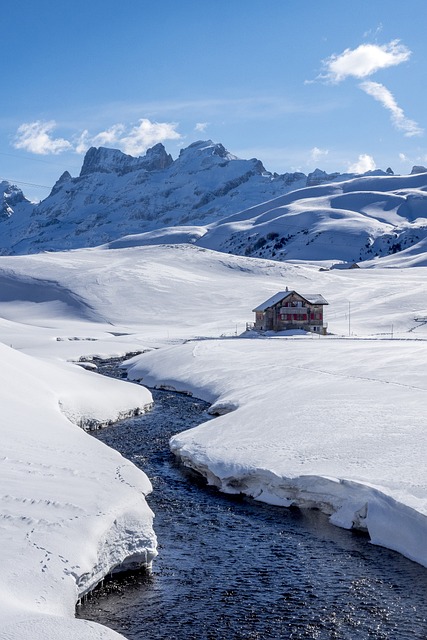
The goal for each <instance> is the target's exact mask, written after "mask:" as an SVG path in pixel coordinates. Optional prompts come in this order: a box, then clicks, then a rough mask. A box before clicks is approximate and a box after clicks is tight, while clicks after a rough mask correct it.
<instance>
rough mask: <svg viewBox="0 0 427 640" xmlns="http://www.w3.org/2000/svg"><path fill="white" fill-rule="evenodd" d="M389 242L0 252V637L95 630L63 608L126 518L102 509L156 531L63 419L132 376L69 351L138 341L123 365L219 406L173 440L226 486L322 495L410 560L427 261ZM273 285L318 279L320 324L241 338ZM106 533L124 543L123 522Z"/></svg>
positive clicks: (139, 486)
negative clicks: (337, 261)
mask: <svg viewBox="0 0 427 640" xmlns="http://www.w3.org/2000/svg"><path fill="white" fill-rule="evenodd" d="M398 256H399V254H396V255H395V256H394V260H395V262H394V264H393V267H394V268H393V269H381V268H380V267H379V266H378V265H377V267H376V268H375V269H355V270H329V271H320V270H319V265H318V264H309V263H294V264H291V263H285V262H284V263H280V262H274V261H268V260H264V259H253V258H249V257H245V256H234V255H226V254H224V253H219V252H215V251H211V250H208V249H204V248H201V247H197V246H194V244H175V245H168V244H163V245H152V246H143V247H138V246H133V247H130V248H120V249H119V248H118V249H115V250H111V249H105V248H104V249H102V248H93V249H84V250H76V251H70V252H64V253H61V252H56V253H42V254H36V255H30V256H9V257H6V256H4V257H1V258H0V340H1V342H2V343H3V346H2V345H1V344H0V348H1V356H2V362H3V363H4V366H3V369H2V372H3V373H2V374H0V375H1V376H2V380H1V384H0V398H1V402H2V408H4V418H5V419H4V422H3V424H2V425H1V430H2V441H3V442H4V446H7V449H8V451H7V453H5V454H4V459H3V461H2V465H0V466H1V468H2V473H3V474H4V475H2V487H3V494H4V495H3V497H2V498H1V499H0V504H1V507H2V513H3V514H5V518H4V522H3V524H4V527H3V528H2V529H1V530H0V546H1V548H2V553H3V560H2V567H4V570H3V571H2V573H1V574H0V637H1V636H3V637H5V638H8V639H9V638H13V639H15V638H18V637H19V638H42V637H43V638H48V637H51V638H59V637H65V638H66V637H72V633H75V635H79V637H82V638H86V637H94V638H95V637H102V635H101V633H104V634H107V633H108V631H107V630H104V631H102V630H96V629H95V630H94V629H93V628H92V626H89V625H86V626H85V625H84V623H82V622H76V623H75V622H73V620H72V618H71V616H72V608H73V603H74V601H75V599H76V598H77V597H78V589H79V588H81V590H82V591H83V590H84V589H86V588H89V586H90V584H91V580H92V578H93V577H94V575H95V572H94V567H95V566H96V565H97V562H96V553H95V551H96V549H98V550H99V544H100V541H101V540H102V539H104V538H103V536H108V541H109V542H107V544H106V545H105V547H103V549H104V551H105V552H106V553H107V556H108V553H111V552H112V550H113V548H116V546H117V545H116V544H115V543H114V544H113V543H112V541H113V540H114V538H113V534H115V533H120V532H121V531H123V530H124V529H123V530H122V529H121V526H119V530H120V531H119V532H118V531H117V530H116V529H114V528H113V529H111V527H110V526H109V525H111V524H112V523H113V522H114V520H117V522H119V523H120V522H122V520H120V517H123V518H124V519H125V520H126V528H127V529H128V530H130V531H132V532H135V534H136V532H138V531H141V527H142V530H143V531H144V532H145V533H144V536H143V540H141V548H142V547H143V546H144V545H145V546H146V547H147V548H148V546H149V544H148V542H147V540H150V541H151V542H152V540H153V539H152V538H151V537H150V536H152V532H151V522H150V518H151V515H150V513H149V512H146V511H144V509H145V508H146V507H145V503H144V501H143V499H142V497H141V493H142V494H144V495H145V494H146V493H147V491H148V490H149V485H148V483H147V480H146V478H145V476H144V475H143V474H140V473H139V472H138V473H137V474H136V475H134V474H135V469H134V467H132V465H129V464H128V463H126V462H125V461H124V460H123V459H122V458H120V456H118V454H116V453H114V452H111V451H109V450H108V449H103V448H101V445H100V444H99V443H98V442H96V443H93V442H92V440H91V439H90V437H89V436H88V435H87V434H85V433H84V432H83V431H82V430H80V429H78V428H77V427H76V426H75V425H74V424H71V422H70V420H69V419H71V420H72V421H73V422H78V421H79V419H80V418H81V417H83V416H89V417H91V418H92V419H102V420H108V419H114V418H116V417H117V416H118V415H119V414H120V412H123V411H125V410H128V409H132V408H135V407H136V406H139V405H141V404H144V402H146V401H147V396H146V395H145V394H146V392H145V391H144V389H143V388H140V387H138V386H135V385H127V383H123V382H117V381H105V380H104V379H102V378H100V377H98V376H96V375H95V374H93V373H90V372H85V371H81V370H80V369H78V368H77V367H76V366H75V365H71V364H66V363H64V362H63V361H64V360H65V359H75V360H77V359H78V358H79V356H80V355H86V356H90V355H96V354H99V355H108V354H123V353H126V352H128V351H135V350H141V351H142V350H147V353H145V354H143V355H142V356H140V357H139V358H138V359H137V360H135V361H134V363H133V365H132V370H131V371H130V376H131V377H137V378H140V377H143V382H146V383H147V384H149V383H153V384H167V385H170V386H175V387H176V388H178V389H187V390H190V391H192V392H193V393H195V394H198V395H201V396H202V397H205V398H207V399H208V400H210V401H211V402H214V403H215V405H214V408H213V410H214V411H217V412H218V413H224V414H225V415H223V416H222V417H220V418H218V419H217V420H214V421H213V422H212V423H211V426H210V427H206V429H208V431H205V427H200V428H198V429H197V430H196V432H192V433H190V434H186V433H184V434H181V435H179V436H177V437H176V439H175V441H174V442H175V444H174V447H175V449H176V451H177V453H178V452H182V455H183V457H184V458H185V460H186V461H187V462H188V463H189V464H193V465H194V466H197V467H198V468H199V469H200V470H201V471H202V472H204V473H208V471H207V470H208V469H210V472H209V473H210V474H211V475H209V477H210V478H211V479H212V480H214V481H215V482H216V483H217V484H218V485H220V486H221V487H222V488H224V489H226V490H230V489H231V488H233V486H234V489H239V490H240V489H241V490H242V491H247V492H248V493H251V494H254V495H255V493H256V491H257V492H258V493H257V494H256V495H257V497H258V498H260V499H267V500H269V501H277V502H279V503H280V504H283V505H284V504H289V500H290V499H291V498H292V499H293V500H295V501H296V502H301V504H305V505H306V506H307V505H318V506H321V507H322V508H325V509H328V510H329V511H330V512H334V514H335V515H334V516H333V521H334V522H335V523H337V524H340V525H341V526H349V525H350V524H351V522H350V521H351V520H352V519H353V518H355V517H356V515H357V522H358V526H365V525H366V526H367V527H368V529H369V531H370V534H371V535H372V538H373V540H374V541H375V542H377V543H379V544H384V545H385V546H391V547H392V548H395V549H397V550H399V551H401V552H402V553H405V554H406V555H408V556H409V557H412V558H414V559H415V560H417V561H418V562H422V563H423V564H424V563H425V552H424V546H425V545H424V540H425V535H426V529H425V519H426V518H425V515H426V514H425V504H426V497H427V491H426V488H427V477H426V475H425V465H424V463H423V461H422V460H421V457H422V454H423V452H424V451H425V448H426V444H427V443H426V435H425V434H426V433H427V428H426V427H427V425H426V422H425V415H427V413H426V411H425V410H426V408H427V407H426V406H425V403H426V400H425V398H426V397H427V396H426V393H425V390H426V385H427V382H426V374H425V357H426V355H427V354H426V353H425V345H426V344H427V325H426V324H425V323H424V324H423V323H420V322H417V320H416V318H419V317H424V316H427V303H426V300H427V281H426V278H425V269H424V268H418V267H414V268H411V269H403V268H401V266H402V265H403V264H404V263H405V260H406V258H403V259H402V263H399V262H397V260H398ZM286 286H289V287H290V288H292V289H296V290H297V291H298V290H300V291H316V292H319V293H321V294H322V295H324V297H325V298H326V300H327V301H328V303H329V305H328V306H327V307H326V321H327V323H328V330H329V331H330V332H331V334H332V335H330V336H326V337H324V338H323V337H322V338H319V337H314V336H313V335H310V336H304V335H301V336H296V337H294V338H291V339H286V338H280V337H279V338H278V337H274V336H273V337H264V338H260V339H253V340H250V339H239V338H236V334H241V333H243V332H244V329H245V323H246V322H247V321H252V320H253V314H252V312H251V310H252V309H253V308H255V306H257V305H258V304H259V303H261V302H262V301H264V300H265V299H267V298H268V297H270V296H271V295H273V294H274V293H276V292H277V291H279V290H283V289H284V288H285V287H286ZM206 337H210V338H211V339H209V340H206V339H201V338H206ZM195 338H196V340H195V341H192V342H188V343H187V344H179V343H181V342H183V341H184V340H188V339H195ZM10 345H12V346H13V349H11V348H10ZM284 382H285V384H284ZM107 383H108V386H105V385H106V384H107ZM98 385H99V386H98ZM141 394H142V395H141ZM60 407H61V409H60ZM343 407H344V410H343ZM232 409H236V410H233V411H232V412H231V413H228V414H227V413H226V412H227V411H230V410H232ZM67 416H68V417H67ZM313 416H314V417H315V418H316V419H315V420H313ZM11 425H13V428H11ZM260 433H261V434H263V437H262V439H261V440H260V435H259V434H260ZM226 446H227V447H228V449H227V450H228V453H227V451H226V449H225V447H226ZM230 452H232V455H231V453H230ZM356 454H357V455H356ZM119 467H120V470H119V472H117V470H118V468H119ZM3 470H4V471H3ZM52 474H53V475H52ZM52 477H54V478H58V479H59V481H58V482H56V481H55V482H54V483H52V482H51V478H52ZM98 478H101V482H99V481H98ZM266 478H267V479H268V482H267V484H266ZM123 480H125V482H123ZM249 480H250V482H249ZM129 485H130V486H129ZM267 485H268V486H267ZM135 490H136V491H135ZM261 490H262V492H263V493H262V494H261V493H260V491H261ZM135 500H136V501H137V502H136V503H135V502H134V501H135ZM33 501H34V502H33ZM366 504H368V505H369V509H368V511H366V509H364V507H365V505H366ZM79 509H80V510H81V511H79ZM135 510H136V512H135ZM100 513H102V514H103V515H101V516H98V514H100ZM144 514H145V515H144ZM119 516H120V517H119ZM133 516H135V519H132V518H133ZM145 516H147V519H145ZM59 522H60V523H62V526H61V527H59V526H58V523H59ZM123 522H124V521H123ZM408 522H409V523H412V525H410V528H411V531H412V533H411V532H410V531H408V529H409V526H408ZM34 523H37V526H36V527H34ZM129 523H131V524H132V526H131V527H130V525H129ZM396 523H397V524H396ZM145 527H148V528H147V529H145ZM33 528H34V532H32V529H33ZM390 531H392V532H395V531H408V538H407V540H406V541H403V540H402V538H401V537H400V538H398V537H396V536H395V535H394V534H393V536H391V535H390ZM81 532H83V536H85V535H86V533H85V532H88V533H87V536H86V537H84V540H85V544H82V534H81ZM27 534H28V535H27ZM110 534H111V535H110ZM120 540H121V544H120V545H119V546H118V547H119V549H120V550H121V552H123V557H126V555H128V553H127V552H128V551H129V547H126V544H127V543H130V544H133V542H134V541H135V538H134V537H133V536H132V535H131V537H130V539H129V537H128V535H126V536H124V537H122V538H120ZM420 540H421V546H420ZM48 551H50V552H51V555H49V554H48V553H47V552H48ZM60 556H63V558H65V559H66V560H68V562H69V565H68V564H65V563H64V562H62V559H61V557H60ZM48 557H49V558H50V560H48V559H47V558H48ZM123 557H122V559H123ZM110 560H111V557H106V559H105V562H103V563H101V567H100V569H105V568H106V567H107V565H108V563H109V562H110ZM98 564H99V563H98ZM44 565H46V566H47V570H44V571H43V568H44ZM77 565H79V568H78V571H77V572H76V574H75V575H74V574H73V575H69V574H67V573H65V574H64V571H63V570H64V567H68V566H77ZM73 571H76V570H75V569H74V570H73ZM80 571H81V573H79V572H80ZM21 574H22V576H23V578H22V580H20V579H19V580H18V579H17V576H19V575H21ZM84 574H86V577H83V575H84ZM62 577H64V580H62ZM77 578H79V585H80V586H76V579H77ZM58 585H59V586H58ZM48 613H52V614H54V615H53V616H52V615H49V617H48V618H46V617H45V616H46V615H47V614H48ZM74 624H76V625H80V628H79V627H78V626H77V627H74V626H73V625H74ZM82 625H83V626H82ZM76 629H77V633H76V631H75V630H76ZM47 630H49V633H50V635H49V633H48V632H47ZM73 630H74V631H73ZM67 633H68V636H67ZM43 634H45V635H43ZM90 634H92V635H90ZM104 637H108V636H106V635H105V636H104ZM111 637H114V636H113V635H111Z"/></svg>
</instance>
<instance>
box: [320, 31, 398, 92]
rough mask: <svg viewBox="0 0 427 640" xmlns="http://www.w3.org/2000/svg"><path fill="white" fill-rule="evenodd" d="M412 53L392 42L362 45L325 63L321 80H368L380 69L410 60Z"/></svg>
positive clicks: (334, 56)
mask: <svg viewBox="0 0 427 640" xmlns="http://www.w3.org/2000/svg"><path fill="white" fill-rule="evenodd" d="M410 56H411V51H410V50H409V49H408V48H407V47H405V45H403V44H400V42H399V40H392V42H389V43H388V44H383V45H377V44H361V45H360V46H358V47H357V48H356V49H346V50H345V51H343V53H340V54H339V55H335V54H334V55H332V56H330V58H327V60H325V61H324V62H323V65H324V67H325V74H323V75H321V76H320V79H323V80H329V81H330V82H335V83H337V82H341V81H342V80H345V78H348V77H354V78H367V77H368V76H370V75H372V74H373V73H375V72H376V71H378V70H379V69H385V68H387V67H394V66H396V65H398V64H401V63H402V62H406V61H407V60H409V58H410Z"/></svg>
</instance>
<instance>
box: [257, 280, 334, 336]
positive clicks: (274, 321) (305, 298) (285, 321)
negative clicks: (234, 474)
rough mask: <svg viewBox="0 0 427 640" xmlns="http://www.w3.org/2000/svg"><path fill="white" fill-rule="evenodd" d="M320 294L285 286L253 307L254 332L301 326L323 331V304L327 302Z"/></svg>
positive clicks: (324, 326) (300, 327)
mask: <svg viewBox="0 0 427 640" xmlns="http://www.w3.org/2000/svg"><path fill="white" fill-rule="evenodd" d="M327 304H328V303H327V302H326V300H325V298H324V297H323V296H322V295H320V293H304V294H302V293H298V292H297V291H293V290H290V289H288V288H287V287H286V291H279V292H278V293H276V294H275V295H274V296H272V297H271V298H269V299H268V300H266V301H265V302H263V303H262V304H260V305H259V306H258V307H256V308H255V309H253V312H254V313H255V325H254V329H255V331H288V330H290V329H302V330H304V331H313V332H315V333H323V334H324V333H326V325H325V324H324V321H323V307H324V306H325V305H327Z"/></svg>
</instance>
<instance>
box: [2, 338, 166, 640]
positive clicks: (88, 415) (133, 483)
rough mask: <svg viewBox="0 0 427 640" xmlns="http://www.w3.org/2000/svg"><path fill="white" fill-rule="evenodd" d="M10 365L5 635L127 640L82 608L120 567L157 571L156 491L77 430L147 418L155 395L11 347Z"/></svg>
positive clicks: (6, 365)
mask: <svg viewBox="0 0 427 640" xmlns="http://www.w3.org/2000/svg"><path fill="white" fill-rule="evenodd" d="M2 328H3V327H2ZM0 358H1V363H2V367H1V368H0V405H1V409H2V412H1V413H2V415H1V422H0V433H1V442H2V447H1V454H0V476H1V482H0V486H1V496H0V514H1V515H0V541H1V552H0V555H1V575H0V638H2V639H3V638H5V639H6V638H7V639H8V640H12V639H13V640H14V639H15V638H16V640H18V639H20V640H22V638H35V639H37V638H42V639H43V640H45V639H46V638H59V637H61V638H84V639H86V638H88V639H89V638H91V639H92V638H93V639H95V638H110V637H111V638H116V637H117V638H118V637H119V635H118V634H116V633H113V632H110V631H109V630H107V629H104V628H103V627H101V626H99V625H95V624H92V623H88V622H85V621H80V620H74V619H73V616H74V608H75V604H76V601H77V599H78V598H80V597H81V596H82V595H84V594H85V593H87V592H88V591H90V590H91V589H92V588H93V587H94V586H95V585H96V584H97V583H98V582H99V581H100V580H102V579H103V578H104V577H105V576H106V575H107V574H108V573H110V572H112V571H114V570H115V569H117V568H118V567H121V568H124V567H128V568H132V567H134V566H136V564H140V565H147V566H148V565H150V563H151V561H152V559H153V557H154V556H155V555H156V538H155V535H154V532H153V527H152V512H151V510H150V509H149V507H148V505H147V503H146V501H145V496H146V495H147V494H148V493H149V492H150V491H151V484H150V481H149V480H148V478H147V477H146V476H145V474H143V473H142V472H141V471H139V470H138V469H137V468H136V467H134V466H133V465H132V464H131V463H130V462H128V461H127V460H125V459H124V458H123V457H122V456H121V455H120V454H118V453H117V452H115V451H113V450H111V449H109V448H107V447H106V446H104V445H103V444H102V443H101V442H99V441H98V440H96V439H95V438H92V437H91V436H89V435H88V434H87V433H85V431H84V430H83V429H81V428H79V427H78V426H77V425H78V424H81V423H87V421H88V420H90V421H91V422H92V423H103V422H108V421H115V420H117V419H119V418H120V417H122V416H124V415H126V414H128V413H129V412H131V411H132V410H133V409H139V410H140V411H143V410H144V409H145V408H146V407H148V406H149V405H150V404H151V401H152V398H151V394H150V393H149V392H148V391H147V390H146V389H144V388H143V387H139V386H136V385H129V384H126V383H124V382H120V381H117V380H111V379H106V378H102V377H101V376H98V375H96V374H94V373H90V372H87V371H85V370H84V369H82V368H80V367H77V366H76V365H74V364H69V363H65V362H61V361H56V362H55V361H49V360H41V359H39V358H35V357H32V356H29V355H26V354H24V353H20V352H19V351H17V350H15V349H13V348H11V347H9V346H6V345H5V344H1V343H0Z"/></svg>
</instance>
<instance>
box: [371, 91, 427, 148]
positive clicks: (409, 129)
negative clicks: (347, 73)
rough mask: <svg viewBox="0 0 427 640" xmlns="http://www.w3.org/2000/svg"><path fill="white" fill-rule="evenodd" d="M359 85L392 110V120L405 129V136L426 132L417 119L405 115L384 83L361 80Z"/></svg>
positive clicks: (398, 126) (395, 124)
mask: <svg viewBox="0 0 427 640" xmlns="http://www.w3.org/2000/svg"><path fill="white" fill-rule="evenodd" d="M359 87H360V88H361V89H362V90H363V91H365V93H367V94H368V95H370V96H372V97H373V98H375V100H378V102H380V103H381V104H382V105H383V107H384V108H385V109H388V110H389V111H390V112H391V121H392V122H393V124H394V126H395V127H396V129H399V130H400V131H404V133H405V136H407V137H412V136H420V135H422V134H423V133H424V131H423V129H422V128H421V127H420V126H419V125H418V124H417V123H416V122H415V120H410V119H409V118H407V117H406V116H405V114H404V112H403V109H402V108H401V107H399V105H398V104H397V102H396V100H395V98H394V96H393V94H392V93H391V91H389V90H388V89H387V87H385V86H384V85H383V84H381V83H380V82H372V80H366V81H365V82H361V83H360V84H359Z"/></svg>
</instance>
